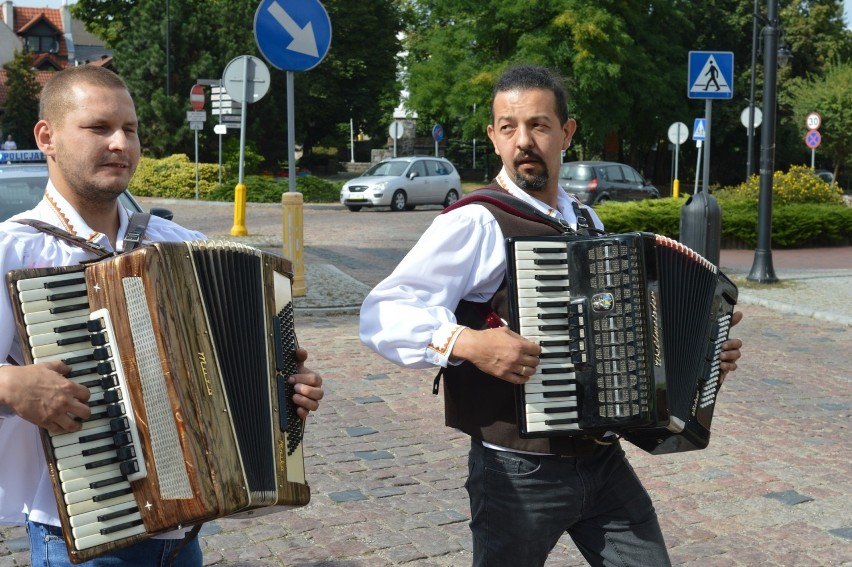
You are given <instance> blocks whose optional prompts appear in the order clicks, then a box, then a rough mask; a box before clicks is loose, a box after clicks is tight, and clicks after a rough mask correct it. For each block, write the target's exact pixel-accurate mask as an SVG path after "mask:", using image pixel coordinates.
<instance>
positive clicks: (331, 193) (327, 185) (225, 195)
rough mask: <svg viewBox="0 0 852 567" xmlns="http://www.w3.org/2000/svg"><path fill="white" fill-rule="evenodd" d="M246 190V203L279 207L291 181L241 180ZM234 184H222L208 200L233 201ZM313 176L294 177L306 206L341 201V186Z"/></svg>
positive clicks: (248, 177) (252, 176)
mask: <svg viewBox="0 0 852 567" xmlns="http://www.w3.org/2000/svg"><path fill="white" fill-rule="evenodd" d="M243 184H244V185H245V186H246V201H248V202H249V203H280V202H281V194H282V193H286V192H287V191H289V190H290V180H289V179H288V178H286V177H268V176H262V175H247V176H246V177H245V178H244V179H243ZM236 185H237V183H236V181H235V180H234V181H229V182H227V183H223V184H222V186H221V187H217V188H216V189H214V190H213V191H212V192H211V193H210V195H209V197H208V199H210V200H211V201H233V200H234V189H235V187H236ZM341 185H342V183H335V182H333V181H328V180H326V179H322V178H321V177H316V176H313V175H302V176H297V177H296V191H298V192H299V193H301V194H302V198H303V199H304V201H305V203H336V202H338V201H339V200H340V186H341Z"/></svg>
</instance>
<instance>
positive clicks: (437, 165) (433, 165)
mask: <svg viewBox="0 0 852 567" xmlns="http://www.w3.org/2000/svg"><path fill="white" fill-rule="evenodd" d="M427 163H428V164H429V167H428V168H427V169H428V170H429V175H449V174H450V172H449V170H448V169H447V165H446V164H445V163H443V162H440V161H435V160H429V161H428V162H427Z"/></svg>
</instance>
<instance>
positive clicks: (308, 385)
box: [289, 348, 325, 419]
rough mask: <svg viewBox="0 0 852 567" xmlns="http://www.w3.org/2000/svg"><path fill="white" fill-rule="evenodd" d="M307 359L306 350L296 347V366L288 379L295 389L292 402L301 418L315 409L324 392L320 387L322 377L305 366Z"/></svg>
mask: <svg viewBox="0 0 852 567" xmlns="http://www.w3.org/2000/svg"><path fill="white" fill-rule="evenodd" d="M307 359H308V351H306V350H305V349H303V348H298V349H296V362H297V363H298V367H297V368H296V373H295V374H293V375H292V376H290V380H289V381H290V383H291V384H293V387H294V389H295V390H296V393H295V394H293V402H295V404H296V405H297V406H299V407H297V408H296V413H297V414H299V417H301V418H302V419H305V418H307V417H308V413H309V412H312V411H317V408H319V401H320V400H321V399H322V397H323V395H324V394H325V392H324V391H323V389H322V377H321V376H320V375H319V374H317V373H316V372H314V371H313V370H310V369H308V368H305V365H304V362H305V361H306V360H307Z"/></svg>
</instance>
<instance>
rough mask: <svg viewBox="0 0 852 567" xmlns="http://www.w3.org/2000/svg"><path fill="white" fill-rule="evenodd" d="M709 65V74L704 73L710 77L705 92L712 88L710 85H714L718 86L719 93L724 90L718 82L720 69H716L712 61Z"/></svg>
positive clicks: (705, 85)
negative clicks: (717, 77)
mask: <svg viewBox="0 0 852 567" xmlns="http://www.w3.org/2000/svg"><path fill="white" fill-rule="evenodd" d="M709 65H710V69H708V70H707V72H706V73H704V76H705V77H706V76H707V75H710V80H709V81H707V82H706V83H705V84H704V90H705V91H706V90H707V88H708V87H709V86H710V83H714V84H715V85H716V90H717V91H719V90H722V87H720V86H719V81H717V80H716V76H717V75H718V74H719V69H717V68H716V66H715V65H714V64H713V61H712V60H711V61H710V63H709Z"/></svg>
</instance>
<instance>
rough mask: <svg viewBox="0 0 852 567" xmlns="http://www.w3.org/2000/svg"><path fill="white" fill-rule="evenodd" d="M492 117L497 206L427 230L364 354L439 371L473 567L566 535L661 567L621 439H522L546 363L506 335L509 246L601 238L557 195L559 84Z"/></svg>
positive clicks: (732, 356) (532, 346)
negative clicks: (578, 234) (528, 395)
mask: <svg viewBox="0 0 852 567" xmlns="http://www.w3.org/2000/svg"><path fill="white" fill-rule="evenodd" d="M491 111H492V112H491V114H492V120H491V124H490V125H489V126H488V136H489V138H490V139H491V141H492V143H493V145H494V150H495V152H496V153H497V155H499V156H500V158H501V159H502V161H503V169H502V170H501V171H500V173H499V174H498V175H497V177H496V179H495V183H494V184H492V186H491V188H492V189H495V190H497V191H500V192H502V194H503V195H501V198H499V199H493V198H492V199H472V196H469V197H467V198H465V199H463V200H462V201H460V202H459V203H457V204H456V206H453V207H451V208H450V209H451V210H447V211H445V212H444V214H441V215H439V216H438V217H437V218H436V219H435V221H434V222H433V224H432V225H431V226H430V227H429V228H428V229H427V230H426V232H425V233H424V234H423V236H422V237H421V238H420V240H419V241H418V243H417V244H416V245H415V246H414V248H413V249H412V250H411V251H410V252H409V253H408V255H407V256H406V257H405V258H404V259H403V260H402V262H401V263H400V264H399V266H398V267H397V268H396V269H395V270H394V272H393V273H392V274H391V275H390V276H388V278H387V279H385V280H384V281H383V282H381V283H380V284H379V285H378V286H376V288H375V289H374V290H373V291H372V292H371V293H370V294H369V296H368V297H367V298H366V300H365V301H364V304H363V306H362V308H361V329H360V335H361V340H362V342H363V343H364V344H365V345H367V346H368V347H370V348H371V349H373V350H375V351H376V352H378V353H379V354H381V355H382V356H384V357H385V358H387V359H388V360H391V361H392V362H395V363H397V364H399V365H402V366H407V367H411V368H428V367H433V366H438V367H441V370H440V371H439V375H438V377H436V382H435V386H436V388H437V387H438V380H439V378H440V377H441V376H443V377H444V400H445V412H446V423H447V425H448V426H449V427H454V428H457V429H460V430H462V431H464V432H465V433H467V434H468V435H470V437H471V449H470V453H469V460H468V469H469V477H468V480H467V483H466V485H465V486H466V488H467V491H468V494H469V497H470V504H471V522H470V528H471V531H472V535H473V564H474V566H477V567H482V566H486V565H487V566H495V565H497V566H503V565H505V566H511V567H524V566H530V567H532V566H541V565H544V563H545V561H546V560H547V556H548V554H549V553H550V551H551V550H552V549H553V547H554V546H555V545H556V543H557V541H558V540H559V538H560V537H561V536H562V534H563V533H568V534H569V535H570V536H571V538H572V539H573V540H574V542H575V544H576V545H577V547H578V549H579V550H580V552H581V553H582V554H583V555H584V556H585V557H586V559H587V560H588V561H589V563H590V564H592V565H612V566H616V565H619V566H624V565H632V566H636V567H640V566H641V567H647V566H651V565H653V566H655V567H659V566H665V565H669V564H670V561H669V557H668V553H667V551H666V546H665V542H664V541H663V536H662V533H661V531H660V526H659V523H658V521H657V517H656V513H655V511H654V507H653V504H652V502H651V499H650V497H649V496H648V493H647V492H646V491H645V489H644V488H643V486H642V484H641V483H640V481H639V480H638V479H637V477H636V475H635V473H634V472H633V470H632V468H631V467H630V465H629V463H628V462H627V460H626V459H625V456H624V452H623V451H622V449H621V447H620V445H619V443H618V441H617V439H615V438H614V437H611V436H608V437H604V438H600V439H587V438H579V437H543V438H535V439H524V438H521V437H520V436H519V430H518V424H517V418H516V414H515V398H514V396H515V391H514V386H515V385H516V384H523V383H524V382H526V381H527V380H528V379H529V377H530V375H532V374H534V373H535V369H536V367H537V366H538V364H539V355H540V354H541V351H542V349H541V347H540V346H539V345H538V344H537V343H535V342H532V341H529V340H527V339H525V338H524V337H522V336H520V335H518V334H516V333H514V332H512V331H510V330H509V329H508V328H507V327H506V326H505V314H507V313H508V306H507V297H506V295H507V294H506V255H505V251H504V241H505V238H507V237H509V236H537V235H551V236H553V235H556V234H559V231H558V230H557V229H556V228H554V227H553V224H550V223H548V224H544V223H542V222H538V221H536V220H531V219H533V218H538V217H537V215H546V216H547V217H550V218H553V219H556V220H558V221H560V222H561V223H563V224H567V225H570V226H571V227H572V228H574V229H577V228H578V221H579V227H580V228H582V227H583V226H586V227H587V229H591V230H593V231H595V230H597V231H601V230H602V229H603V226H602V225H601V222H600V220H599V219H598V217H597V215H596V214H595V213H594V211H592V210H591V209H588V208H585V207H581V206H580V204H579V202H577V201H576V199H574V198H573V197H571V196H569V195H568V194H567V193H565V192H564V191H563V190H562V189H561V188H560V187H559V183H558V178H557V172H558V170H559V164H560V160H561V152H562V151H563V150H565V149H567V148H568V147H569V145H570V143H571V137H572V136H573V134H574V131H575V129H576V124H575V122H574V120H572V119H569V117H568V107H567V102H566V94H565V91H564V88H563V87H562V84H561V81H560V79H559V78H558V77H557V76H556V75H555V74H553V73H552V72H551V71H549V70H548V69H545V68H542V67H534V66H519V67H513V68H510V69H509V70H507V71H506V72H505V73H504V74H503V75H502V76H501V77H500V79H499V80H498V81H497V83H496V85H495V87H494V90H493V101H492V108H491ZM498 195H499V194H498ZM506 204H509V205H510V207H509V208H507V207H505V206H502V205H506ZM523 209H526V211H525V212H524V214H521V215H518V214H516V213H517V212H518V211H519V210H522V211H523ZM530 209H534V210H535V212H534V213H532V214H530ZM740 317H741V314H737V315H735V317H734V320H735V321H739V319H740ZM740 347H741V342H740V341H739V340H737V339H731V340H729V341H727V342H726V343H725V344H724V345H723V347H722V348H723V353H722V356H721V358H722V371H723V373H727V372H729V371H731V370H734V369H736V360H737V359H738V358H739V356H740V351H739V349H740Z"/></svg>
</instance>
